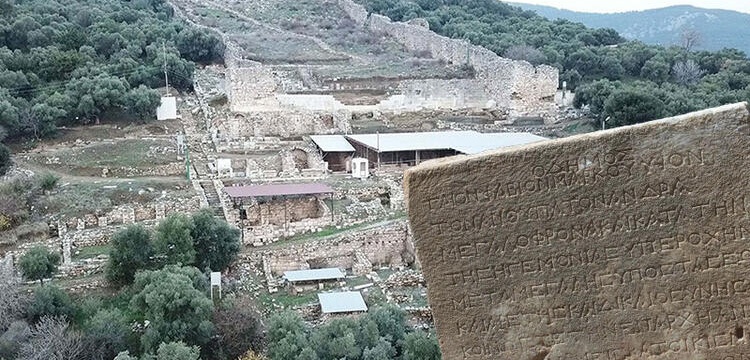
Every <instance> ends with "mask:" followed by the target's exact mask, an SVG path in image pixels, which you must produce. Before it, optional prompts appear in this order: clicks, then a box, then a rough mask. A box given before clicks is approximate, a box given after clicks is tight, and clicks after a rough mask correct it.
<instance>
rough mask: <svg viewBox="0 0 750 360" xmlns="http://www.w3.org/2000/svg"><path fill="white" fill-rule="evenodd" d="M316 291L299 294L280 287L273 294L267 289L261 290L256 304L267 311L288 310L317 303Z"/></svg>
mask: <svg viewBox="0 0 750 360" xmlns="http://www.w3.org/2000/svg"><path fill="white" fill-rule="evenodd" d="M317 301H318V293H317V292H309V293H303V294H299V295H292V294H290V293H289V292H287V290H286V289H280V290H279V291H278V292H277V293H275V294H269V293H268V292H267V291H261V292H260V293H259V294H258V298H257V302H258V305H259V306H260V307H261V308H262V309H264V310H266V312H267V313H273V312H274V311H279V310H288V309H292V308H295V307H299V306H303V305H309V304H313V303H317Z"/></svg>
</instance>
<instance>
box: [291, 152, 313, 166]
mask: <svg viewBox="0 0 750 360" xmlns="http://www.w3.org/2000/svg"><path fill="white" fill-rule="evenodd" d="M291 153H292V159H293V160H294V167H295V168H297V169H299V170H304V169H309V168H310V159H309V156H308V154H307V152H306V151H305V150H302V149H293V150H292V152H291Z"/></svg>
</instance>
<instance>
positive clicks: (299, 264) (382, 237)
mask: <svg viewBox="0 0 750 360" xmlns="http://www.w3.org/2000/svg"><path fill="white" fill-rule="evenodd" d="M411 241H412V240H411V236H410V234H409V233H408V231H407V226H406V221H397V222H394V223H392V224H390V225H388V226H384V227H380V228H374V229H367V230H363V231H359V232H356V233H351V234H346V235H342V236H339V237H336V238H332V239H326V240H321V241H311V242H305V243H300V244H293V245H288V246H286V247H284V248H275V249H273V250H262V251H253V252H252V253H250V254H249V255H245V261H249V262H251V263H257V264H260V263H261V262H262V261H263V258H265V259H266V261H267V262H268V263H269V265H270V270H271V271H272V273H273V274H274V275H276V276H278V275H281V274H283V272H284V271H289V270H299V269H307V268H310V267H328V266H332V267H340V268H343V269H351V268H352V267H353V266H354V264H355V263H356V261H357V257H356V255H355V253H356V252H357V251H361V253H362V254H363V255H364V256H365V257H366V258H367V260H368V261H369V262H371V263H372V265H373V266H379V265H392V266H399V265H406V264H410V263H412V262H413V261H414V253H413V252H410V251H409V250H408V249H410V248H411V246H410V245H408V244H409V242H411Z"/></svg>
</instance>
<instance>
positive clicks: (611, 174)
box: [405, 103, 750, 359]
mask: <svg viewBox="0 0 750 360" xmlns="http://www.w3.org/2000/svg"><path fill="white" fill-rule="evenodd" d="M749 149H750V111H749V109H748V105H747V104H746V103H742V104H735V105H728V106H723V107H720V108H715V109H709V110H705V111H701V112H697V113H692V114H688V115H683V116H679V117H675V118H670V119H664V120H659V121H654V122H649V123H646V124H641V125H637V126H631V127H622V128H618V129H613V130H609V131H602V132H596V133H592V134H586V135H581V136H576V137H571V138H567V139H561V140H557V141H549V142H544V143H539V144H534V145H527V146H525V147H517V148H510V149H504V150H499V151H496V152H492V153H486V154H480V155H475V156H469V157H459V158H453V159H445V160H442V161H440V160H438V161H434V162H428V163H425V164H423V165H421V166H419V167H417V168H414V169H412V170H410V171H409V172H408V173H407V175H406V184H405V187H406V191H407V199H408V209H409V220H410V223H411V227H412V230H413V234H414V238H415V243H416V248H417V254H418V256H419V260H420V262H421V265H422V268H423V271H424V274H425V279H426V282H427V285H428V298H429V303H430V305H431V307H432V310H433V313H434V317H435V324H436V327H437V333H438V337H439V341H440V347H441V349H442V354H443V358H444V359H738V358H742V357H744V356H746V354H748V353H750V343H749V342H748V341H747V339H746V337H747V336H748V335H747V334H748V333H747V331H748V330H749V329H750V328H748V327H749V326H750V296H748V295H749V292H750V242H749V241H748V240H750V182H749V181H748V179H750V157H749V156H748V151H749Z"/></svg>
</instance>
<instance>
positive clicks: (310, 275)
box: [284, 268, 346, 282]
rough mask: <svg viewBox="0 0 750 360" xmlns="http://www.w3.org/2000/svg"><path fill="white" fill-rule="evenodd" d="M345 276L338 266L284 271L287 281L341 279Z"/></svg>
mask: <svg viewBox="0 0 750 360" xmlns="http://www.w3.org/2000/svg"><path fill="white" fill-rule="evenodd" d="M345 277H346V274H344V273H343V272H342V271H341V269H339V268H328V269H312V270H295V271H285V272H284V279H286V280H287V281H289V282H300V281H325V280H336V279H343V278H345Z"/></svg>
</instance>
